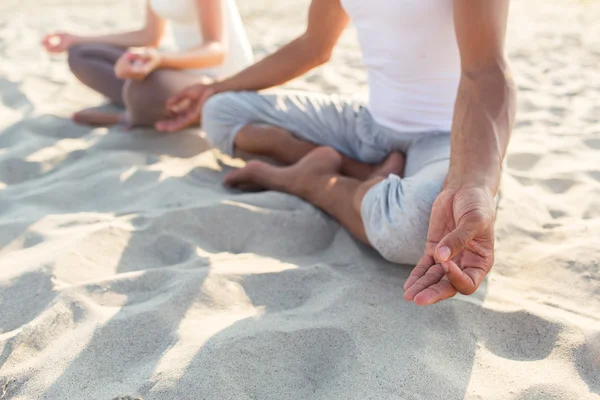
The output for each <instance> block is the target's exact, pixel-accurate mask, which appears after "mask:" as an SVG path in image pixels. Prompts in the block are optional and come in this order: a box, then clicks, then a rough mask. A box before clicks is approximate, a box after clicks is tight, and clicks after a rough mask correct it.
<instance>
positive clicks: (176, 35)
mask: <svg viewBox="0 0 600 400" xmlns="http://www.w3.org/2000/svg"><path fill="white" fill-rule="evenodd" d="M149 1H150V7H152V10H154V12H155V13H156V14H157V15H159V16H160V17H162V18H164V19H166V20H168V22H169V23H170V25H171V26H170V28H171V32H172V34H173V40H174V44H175V50H179V51H184V50H189V49H191V48H193V47H196V46H198V45H200V44H202V41H203V38H202V33H201V31H200V27H199V22H198V12H197V10H196V0H149ZM222 1H223V26H224V28H225V31H224V36H225V43H226V44H227V53H226V55H225V60H224V61H223V63H222V64H221V65H219V66H216V67H213V68H207V69H202V70H194V71H197V72H198V73H202V74H206V75H209V76H211V77H214V78H223V77H227V76H229V75H232V74H235V73H237V72H239V71H240V70H242V69H244V68H246V67H247V66H249V65H250V64H252V63H253V62H254V56H253V54H252V48H251V47H250V42H249V41H248V38H247V37H246V31H245V29H244V25H243V24H242V19H241V17H240V14H239V12H238V10H237V6H236V4H235V0H222Z"/></svg>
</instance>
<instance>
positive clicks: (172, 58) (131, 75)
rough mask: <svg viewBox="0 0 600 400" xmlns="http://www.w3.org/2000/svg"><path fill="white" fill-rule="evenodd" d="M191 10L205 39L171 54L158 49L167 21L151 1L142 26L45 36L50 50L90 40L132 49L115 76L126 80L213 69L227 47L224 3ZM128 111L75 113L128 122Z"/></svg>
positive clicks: (202, 2) (206, 2) (91, 119)
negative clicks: (166, 72)
mask: <svg viewBox="0 0 600 400" xmlns="http://www.w3.org/2000/svg"><path fill="white" fill-rule="evenodd" d="M194 3H195V4H193V7H192V8H191V9H190V12H194V11H195V12H196V14H197V18H198V26H199V27H200V30H201V32H200V33H201V35H202V38H203V42H202V43H201V44H199V45H198V46H195V47H193V48H191V49H188V50H185V51H181V52H177V53H170V52H159V51H158V50H157V48H158V46H159V44H160V42H161V39H162V38H163V36H164V34H165V28H166V22H167V21H166V20H165V19H164V18H162V17H161V16H160V15H158V14H157V13H156V12H155V11H154V10H153V8H152V7H151V6H150V3H149V2H147V4H146V20H145V24H144V26H143V27H142V28H141V29H138V30H135V31H130V32H123V33H116V34H109V35H99V36H81V35H74V34H70V33H66V32H55V33H50V34H48V35H46V36H45V37H44V38H43V39H42V45H43V46H44V48H45V49H46V51H48V52H49V53H62V52H66V51H68V50H69V49H70V48H71V47H73V46H75V45H78V44H86V43H103V44H109V45H114V46H117V47H121V48H128V49H129V50H128V51H126V52H125V53H124V54H123V55H122V56H121V58H120V59H119V60H118V61H117V63H116V64H115V66H114V71H115V75H116V77H117V78H120V79H123V80H134V81H143V80H144V79H146V77H148V76H149V75H150V74H151V73H152V72H153V71H155V70H158V69H174V70H189V69H203V68H211V67H215V66H217V65H220V64H222V63H223V60H224V59H225V53H226V46H225V35H224V34H223V26H222V25H223V23H222V20H223V19H222V13H223V10H222V5H221V3H220V2H218V1H213V0H194ZM126 117H127V114H126V113H108V112H100V111H95V110H82V111H79V112H77V113H75V114H74V115H73V120H74V121H75V122H77V123H81V124H86V125H93V126H110V125H117V124H120V123H122V122H124V121H126V119H127V118H126Z"/></svg>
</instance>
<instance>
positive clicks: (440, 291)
mask: <svg viewBox="0 0 600 400" xmlns="http://www.w3.org/2000/svg"><path fill="white" fill-rule="evenodd" d="M456 293H457V292H456V288H455V287H454V286H452V284H451V283H450V282H449V281H447V280H441V281H440V282H438V283H435V284H433V285H431V286H429V287H428V288H426V289H424V290H422V291H421V292H419V293H418V294H417V295H415V298H414V302H415V304H416V305H418V306H428V305H431V304H435V303H437V302H440V301H442V300H446V299H449V298H451V297H454V296H455V295H456Z"/></svg>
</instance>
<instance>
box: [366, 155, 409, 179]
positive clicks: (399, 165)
mask: <svg viewBox="0 0 600 400" xmlns="http://www.w3.org/2000/svg"><path fill="white" fill-rule="evenodd" d="M405 165H406V157H405V156H404V153H400V152H397V151H396V152H393V153H391V154H390V155H389V156H387V158H386V159H385V160H383V162H382V163H381V164H379V165H377V166H375V167H374V168H373V172H371V174H370V175H369V178H375V177H377V176H381V177H383V178H387V176H388V175H389V174H395V175H398V176H399V177H401V178H403V177H404V166H405Z"/></svg>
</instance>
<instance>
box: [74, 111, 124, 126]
mask: <svg viewBox="0 0 600 400" xmlns="http://www.w3.org/2000/svg"><path fill="white" fill-rule="evenodd" d="M123 117H124V113H108V112H102V111H97V110H82V111H79V112H76V113H75V114H73V121H75V122H77V123H78V124H82V125H92V126H112V125H118V124H120V123H122V122H123V121H124V118H123Z"/></svg>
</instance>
